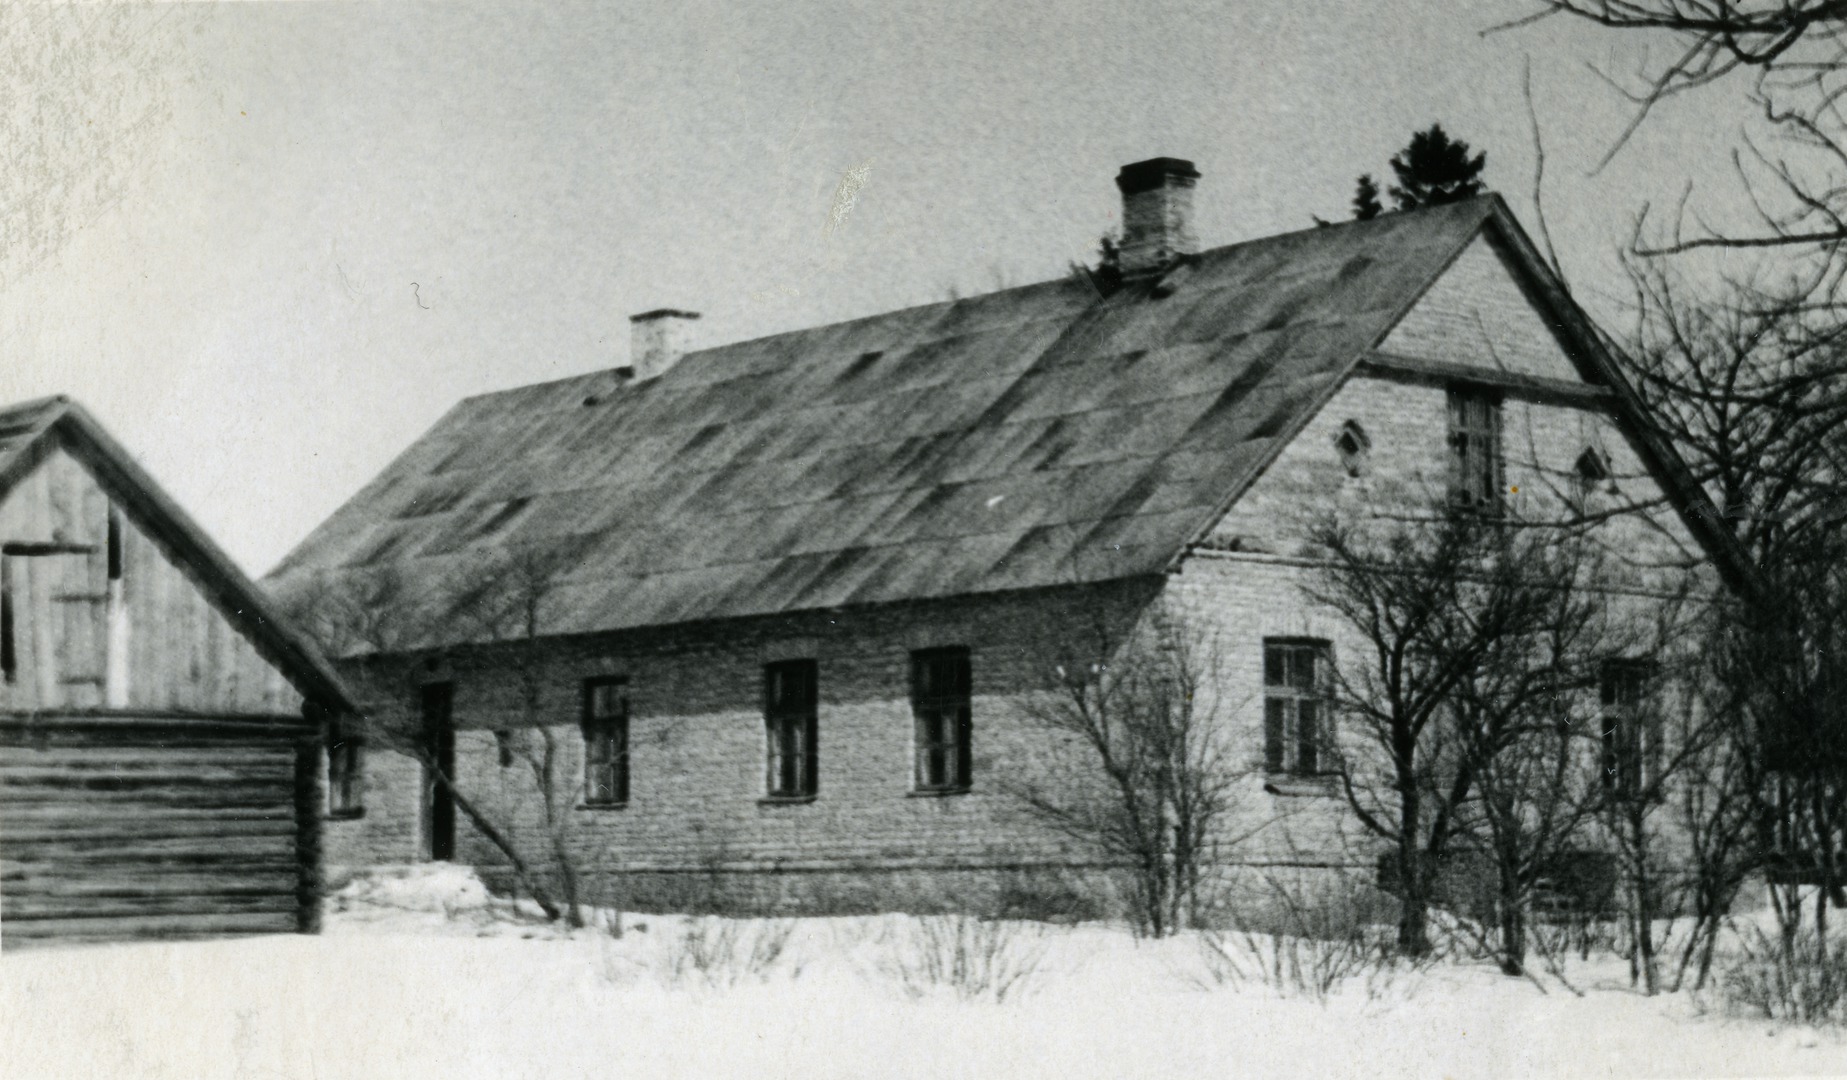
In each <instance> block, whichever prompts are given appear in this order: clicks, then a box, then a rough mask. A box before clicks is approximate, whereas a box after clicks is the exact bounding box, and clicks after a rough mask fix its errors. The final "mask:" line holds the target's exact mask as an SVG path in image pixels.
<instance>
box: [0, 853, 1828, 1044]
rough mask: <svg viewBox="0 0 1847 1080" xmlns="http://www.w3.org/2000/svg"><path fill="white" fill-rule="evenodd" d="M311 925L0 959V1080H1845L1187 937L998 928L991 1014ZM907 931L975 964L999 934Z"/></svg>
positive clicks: (391, 892)
mask: <svg viewBox="0 0 1847 1080" xmlns="http://www.w3.org/2000/svg"><path fill="white" fill-rule="evenodd" d="M334 906H335V907H337V908H343V909H344V910H335V911H333V912H331V913H330V915H329V918H328V926H327V931H326V933H325V934H324V935H323V936H321V937H318V938H311V937H267V938H255V939H246V940H238V941H219V942H197V943H176V944H171V945H164V944H147V945H114V946H91V947H71V948H61V949H40V950H34V951H26V952H22V953H10V954H8V955H6V956H5V957H4V958H3V959H0V1077H5V1078H7V1080H28V1078H37V1077H57V1078H74V1077H146V1078H150V1080H153V1078H164V1077H174V1078H183V1080H208V1078H218V1077H227V1078H232V1077H235V1078H240V1080H242V1078H274V1080H283V1078H289V1080H293V1078H301V1080H334V1078H342V1077H380V1078H393V1080H395V1078H404V1080H412V1078H419V1077H440V1078H443V1080H457V1078H467V1077H494V1078H506V1080H515V1078H525V1077H533V1078H539V1077H543V1078H546V1080H558V1078H562V1077H577V1076H601V1077H650V1078H652V1077H730V1076H749V1077H755V1078H774V1077H802V1078H813V1080H827V1078H832V1077H880V1078H883V1077H893V1078H902V1077H919V1078H921V1077H931V1078H952V1077H1058V1078H1071V1077H1111V1078H1114V1077H1204V1076H1236V1077H1257V1076H1302V1077H1311V1076H1312V1077H1344V1076H1354V1077H1369V1078H1372V1077H1398V1076H1407V1077H1410V1076H1415V1077H1435V1076H1446V1077H1476V1076H1480V1077H1513V1076H1570V1077H1603V1076H1612V1077H1616V1076H1621V1077H1629V1076H1766V1075H1792V1074H1793V1075H1844V1076H1847V1036H1843V1035H1842V1034H1841V1033H1839V1032H1831V1031H1821V1032H1817V1031H1814V1030H1809V1029H1804V1028H1790V1027H1786V1026H1782V1025H1774V1024H1769V1023H1767V1022H1763V1021H1746V1020H1738V1019H1732V1018H1727V1017H1724V1016H1721V1015H1718V1014H1717V1012H1716V1010H1715V1011H1705V1010H1702V1008H1701V1006H1700V1003H1699V1002H1696V1001H1695V1000H1693V999H1692V998H1691V997H1690V996H1688V995H1676V996H1669V997H1659V998H1654V999H1649V998H1644V997H1641V996H1639V995H1636V994H1634V993H1631V992H1630V991H1628V990H1627V989H1626V987H1625V986H1624V980H1623V978H1622V974H1623V972H1622V969H1621V967H1620V965H1619V964H1604V965H1601V966H1599V965H1595V964H1593V965H1588V966H1583V967H1580V968H1578V969H1575V970H1574V972H1573V973H1572V974H1573V981H1574V983H1575V984H1576V985H1578V986H1579V988H1580V989H1583V990H1584V991H1585V996H1583V997H1578V996H1575V995H1573V994H1572V993H1570V992H1568V991H1566V990H1565V989H1564V988H1562V987H1559V986H1556V985H1554V986H1552V988H1551V992H1549V993H1545V992H1542V991H1541V990H1540V989H1538V988H1536V987H1535V986H1534V985H1533V984H1532V983H1530V982H1523V981H1518V980H1512V979H1507V978H1504V977H1502V976H1500V975H1498V974H1496V973H1495V972H1494V971H1493V970H1492V969H1490V968H1488V967H1470V966H1454V965H1450V966H1444V967H1440V968H1438V969H1436V970H1434V971H1431V972H1427V973H1424V974H1422V975H1417V976H1405V977H1401V978H1399V979H1396V980H1393V981H1392V982H1391V983H1390V984H1389V985H1386V986H1383V987H1381V986H1379V985H1378V984H1377V982H1376V981H1375V983H1374V984H1373V987H1372V989H1371V990H1370V991H1369V990H1368V989H1367V987H1366V986H1365V985H1364V984H1363V983H1362V982H1357V981H1356V982H1355V983H1353V984H1350V985H1348V986H1346V987H1344V988H1343V989H1342V990H1341V991H1339V992H1337V993H1336V994H1335V995H1333V997H1332V998H1330V1000H1328V1001H1327V1002H1326V1003H1325V1004H1323V1003H1318V1002H1315V1001H1312V1000H1303V999H1301V998H1298V997H1285V996H1282V995H1279V994H1278V993H1276V992H1275V991H1273V990H1271V989H1269V988H1267V987H1265V986H1262V985H1252V984H1249V983H1244V984H1239V985H1232V986H1217V985H1213V984H1212V981H1211V980H1210V979H1207V978H1204V977H1203V976H1204V973H1205V968H1204V966H1203V965H1202V962H1201V959H1200V953H1199V950H1198V948H1197V943H1196V942H1191V941H1187V940H1170V941H1164V942H1158V943H1149V942H1137V941H1135V940H1134V939H1132V938H1130V937H1129V936H1128V935H1127V934H1126V933H1123V932H1121V931H1115V930H1109V929H1104V928H1097V927H1083V928H1076V929H1049V930H1048V929H1042V928H1037V927H1032V926H1020V927H1018V928H1015V929H1011V930H1009V929H1006V928H1003V929H1001V930H1000V931H998V933H999V934H1001V935H1003V936H1004V939H1003V940H1001V941H1000V942H999V944H1001V945H1003V946H1004V948H1003V949H1002V950H1001V956H1002V957H1003V959H1005V960H1007V961H1008V962H1010V963H1011V965H1012V967H1011V968H1010V969H1008V971H1003V974H1006V973H1010V972H1011V973H1018V972H1020V971H1023V970H1025V969H1026V968H1028V967H1029V966H1031V971H1030V974H1027V975H1025V976H1024V977H1023V978H1022V980H1021V981H1020V982H1018V983H1017V984H1015V985H1014V987H1013V992H1012V993H1010V994H1009V995H1007V997H1006V999H1005V1000H1004V1001H1001V1002H999V1003H996V1002H995V1001H993V1000H992V996H993V995H992V994H989V995H987V997H986V998H985V999H982V1000H963V999H961V998H959V997H958V996H956V995H955V994H954V993H953V992H949V991H938V990H933V989H932V988H931V987H932V985H933V984H931V983H930V981H929V979H928V977H927V974H926V973H925V972H923V971H922V970H921V969H920V967H919V964H920V960H921V958H922V957H923V956H925V955H934V953H932V952H931V950H929V949H927V948H925V947H924V946H923V944H922V943H923V941H924V939H923V938H922V937H921V936H920V935H921V934H923V933H924V932H925V929H924V927H923V925H922V924H919V923H918V922H917V921H916V920H911V919H906V918H901V917H889V918H871V919H809V920H801V921H800V922H774V921H762V922H754V923H743V924H736V923H725V922H721V921H715V920H705V921H702V922H690V921H689V920H686V919H684V918H680V917H660V916H635V915H631V916H629V917H628V919H627V924H628V931H629V932H628V933H627V934H626V935H625V936H623V937H622V938H621V939H620V940H617V939H615V938H613V937H612V936H610V935H609V934H608V933H606V932H604V931H601V930H586V931H580V932H578V933H577V934H575V935H570V934H565V933H563V932H561V931H558V930H556V929H554V928H552V927H549V926H545V925H539V924H535V923H533V922H531V921H529V920H525V919H521V918H519V917H518V916H517V915H516V914H515V913H513V912H510V911H509V910H508V909H506V908H505V906H504V905H501V904H499V903H498V902H496V901H491V900H490V899H489V898H488V896H487V894H486V893H485V891H484V890H482V889H481V887H480V885H479V884H478V883H477V882H475V881H474V880H473V879H472V878H471V877H469V876H468V875H467V874H466V872H463V871H457V870H454V869H452V868H439V869H437V870H435V871H434V872H431V871H421V872H409V873H405V874H403V875H399V876H389V875H387V876H384V877H381V878H378V879H373V880H365V881H361V882H358V883H356V884H355V885H354V886H352V887H350V888H349V889H348V890H346V891H345V892H344V893H343V894H342V895H341V896H340V897H339V898H338V900H337V902H336V904H335V905H334ZM689 926H691V927H692V929H691V931H690V932H689V930H688V927H689ZM932 926H933V928H934V929H935V930H936V931H938V932H948V929H960V930H962V931H963V932H965V933H971V934H974V935H976V937H975V938H974V939H972V940H969V941H967V942H966V943H967V944H970V945H973V946H975V948H974V949H973V952H974V953H975V954H976V959H977V960H978V959H980V954H981V953H982V952H983V950H982V948H981V946H982V945H984V944H994V943H995V939H994V938H992V937H982V936H981V935H992V934H995V933H997V931H995V930H993V929H992V928H991V926H990V925H989V924H979V925H977V924H973V923H972V922H971V923H970V924H968V925H967V926H956V925H955V924H953V923H952V922H951V921H949V920H939V921H938V922H936V923H934V924H932ZM946 928H947V929H946ZM753 949H754V950H755V952H756V955H757V956H758V957H759V958H760V960H761V964H760V965H758V966H760V967H761V969H762V970H761V971H758V970H755V969H754V968H753V965H752V964H751V963H750V962H748V960H747V959H745V958H748V957H749V956H750V955H751V954H752V951H753ZM714 958H716V959H714ZM727 958H730V959H729V960H727ZM1035 958H1036V959H1037V963H1036V966H1035V965H1032V961H1034V960H1035ZM702 961H703V967H704V969H705V972H709V973H710V975H709V977H708V975H707V974H704V973H702V971H701V966H702V964H701V962H702ZM1202 983H1203V984H1204V985H1202ZM914 991H922V995H921V996H917V994H916V993H914Z"/></svg>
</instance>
